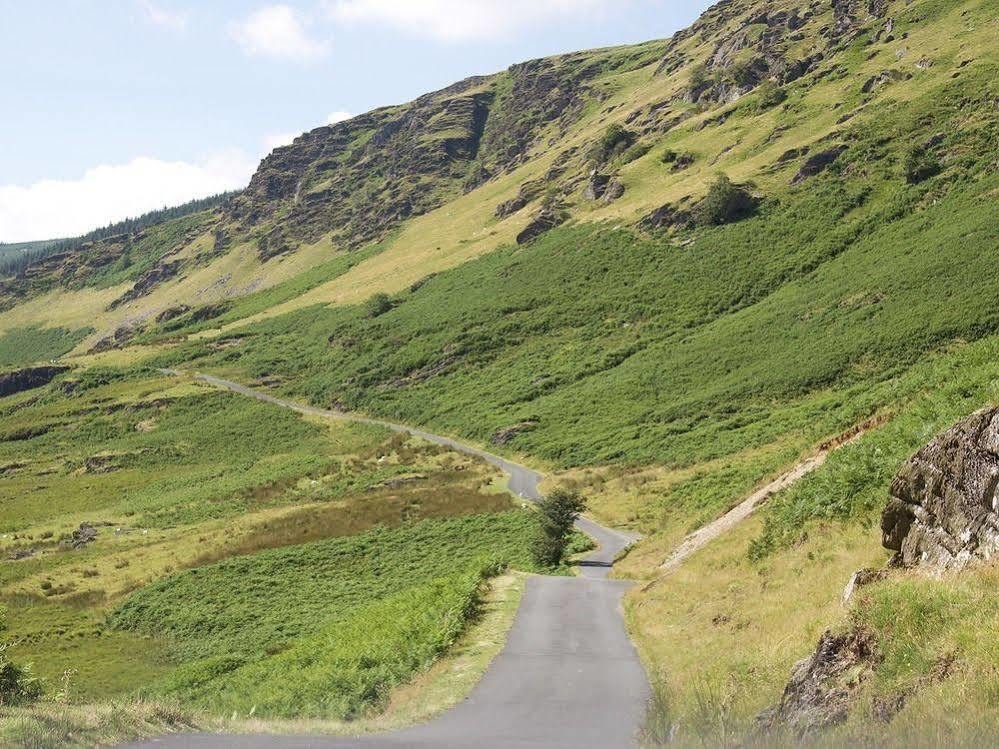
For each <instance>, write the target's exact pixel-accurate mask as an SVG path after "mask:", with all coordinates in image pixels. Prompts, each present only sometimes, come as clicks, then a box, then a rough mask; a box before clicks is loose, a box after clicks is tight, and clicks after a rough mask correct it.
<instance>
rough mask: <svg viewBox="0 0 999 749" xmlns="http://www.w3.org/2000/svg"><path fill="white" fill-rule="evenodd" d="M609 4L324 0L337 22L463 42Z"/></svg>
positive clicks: (602, 0) (593, 12)
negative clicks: (376, 26)
mask: <svg viewBox="0 0 999 749" xmlns="http://www.w3.org/2000/svg"><path fill="white" fill-rule="evenodd" d="M624 1H625V0H618V2H624ZM610 5H611V4H610V3H608V2H607V0H329V1H328V2H327V9H328V11H329V14H330V16H331V17H332V18H333V19H334V20H336V21H340V22H345V23H361V24H375V25H384V26H390V27H392V28H395V29H397V30H399V31H401V32H403V33H405V34H410V35H415V36H423V37H430V38H432V39H437V40H440V41H445V42H468V41H477V40H494V39H499V38H504V37H508V36H510V35H511V34H512V33H513V32H515V31H517V30H520V29H523V28H525V27H529V26H532V25H535V24H541V23H550V22H553V21H557V20H560V19H565V18H580V17H594V16H598V15H600V14H601V13H602V11H604V10H606V9H607V8H608V7H609V6H610Z"/></svg>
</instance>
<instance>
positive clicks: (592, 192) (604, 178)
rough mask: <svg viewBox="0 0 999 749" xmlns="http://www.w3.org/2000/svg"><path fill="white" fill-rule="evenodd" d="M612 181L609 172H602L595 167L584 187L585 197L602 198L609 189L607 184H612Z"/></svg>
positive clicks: (588, 198) (589, 198)
mask: <svg viewBox="0 0 999 749" xmlns="http://www.w3.org/2000/svg"><path fill="white" fill-rule="evenodd" d="M610 181H611V176H610V175H609V174H600V173H599V172H598V171H597V170H596V169H594V170H593V171H592V172H590V177H589V179H587V180H586V186H585V187H584V188H583V197H584V198H585V199H586V200H597V199H599V198H602V197H603V195H604V193H605V192H606V191H607V185H609V184H610Z"/></svg>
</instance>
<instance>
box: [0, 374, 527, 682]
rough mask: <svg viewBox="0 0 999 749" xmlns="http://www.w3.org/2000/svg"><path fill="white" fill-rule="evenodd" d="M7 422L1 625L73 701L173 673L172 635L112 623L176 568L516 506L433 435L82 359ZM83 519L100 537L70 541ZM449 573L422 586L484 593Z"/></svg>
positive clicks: (22, 401) (12, 405)
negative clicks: (420, 438) (318, 416)
mask: <svg viewBox="0 0 999 749" xmlns="http://www.w3.org/2000/svg"><path fill="white" fill-rule="evenodd" d="M209 415H210V417H209ZM0 430H2V434H3V440H2V441H0V470H2V471H3V473H4V481H3V482H2V487H0V503H2V506H3V508H4V513H3V517H4V525H3V528H2V534H3V535H2V536H0V545H2V550H3V552H2V553H3V554H4V556H10V557H11V558H12V559H16V561H9V562H6V563H5V564H4V565H3V569H2V573H0V602H2V605H3V607H4V612H5V616H4V619H3V620H4V627H5V629H4V631H3V635H2V636H3V639H4V640H5V641H9V642H14V643H16V644H15V646H14V647H13V648H12V649H11V656H12V657H14V658H15V659H16V660H18V661H22V662H23V661H29V662H33V663H34V664H35V669H36V672H37V673H38V674H39V675H40V676H41V677H43V679H44V680H45V682H46V685H47V690H48V692H49V694H54V693H55V692H57V691H60V690H62V689H63V687H62V685H63V681H64V680H65V682H66V684H67V685H68V686H67V689H68V690H69V692H70V693H71V694H72V697H73V699H75V700H82V699H106V698H110V697H116V696H121V695H125V694H128V693H130V692H132V691H133V690H135V689H136V688H138V687H139V686H141V685H144V684H148V683H149V682H150V681H153V680H155V679H157V678H159V677H161V676H163V675H164V674H166V673H167V672H169V671H170V670H172V669H173V668H174V666H175V665H176V663H177V655H176V651H175V650H174V649H173V645H172V644H171V642H169V641H168V640H167V639H164V638H163V637H153V638H149V637H147V636H145V635H141V634H137V633H136V632H133V631H131V630H127V629H121V628H119V629H114V628H110V627H109V626H108V625H107V621H106V617H107V614H108V613H109V612H110V611H112V610H114V609H115V608H116V607H117V606H118V605H119V604H120V603H121V602H122V601H123V600H124V599H125V598H126V597H127V596H128V595H129V594H130V593H131V592H132V591H135V590H137V589H143V588H145V587H146V586H148V585H150V584H151V583H153V582H155V581H156V580H159V579H163V578H165V577H168V576H169V575H170V574H171V573H175V572H176V571H177V570H183V569H188V568H192V567H203V566H204V565H206V564H211V563H213V562H215V561H217V560H223V559H227V558H231V557H237V558H250V557H248V556H244V555H252V554H254V553H257V552H260V551H261V550H266V549H280V548H282V547H291V548H294V546H293V545H300V544H302V543H306V542H310V541H316V540H318V539H329V538H355V537H359V538H370V537H367V536H357V534H364V533H365V532H373V530H374V529H376V528H392V527H400V526H407V525H409V524H411V523H414V522H418V521H420V520H422V519H425V518H434V517H442V516H443V517H449V516H450V517H454V516H466V515H470V514H471V515H473V516H475V515H477V514H479V513H489V512H493V513H495V512H499V511H505V510H508V509H509V508H510V507H511V500H510V499H509V496H508V495H506V494H504V493H498V492H496V491H495V490H494V488H493V486H494V484H495V482H496V477H497V474H495V473H494V472H493V471H492V470H491V469H488V470H487V469H486V468H485V467H483V466H481V465H480V464H478V463H476V462H474V461H471V460H468V459H465V458H463V457H460V456H456V455H454V454H452V453H448V452H447V451H444V450H442V449H440V448H438V447H436V446H431V445H427V444H424V443H419V442H414V441H411V440H407V439H406V438H405V437H403V436H401V435H395V434H390V433H388V432H385V431H382V430H380V429H376V428H372V427H366V426H361V425H350V424H343V423H336V422H330V421H326V420H307V419H304V418H302V417H299V416H297V415H295V414H293V413H291V412H289V411H286V410H283V409H276V408H273V407H271V406H268V405H265V404H261V403H258V402H255V401H252V400H250V399H246V398H242V397H239V396H234V395H231V394H226V393H222V392H219V391H217V390H214V389H212V388H210V387H208V386H206V385H204V384H201V383H198V382H195V381H187V380H183V379H179V380H178V379H177V378H167V377H164V376H162V375H160V374H159V373H157V372H155V371H154V370H148V369H143V368H141V367H140V368H131V369H129V368H126V369H120V368H119V369H115V368H107V367H93V368H90V369H87V370H82V371H81V370H75V371H73V372H71V373H69V374H68V375H64V376H63V377H62V378H60V379H59V380H57V381H55V382H54V383H52V384H51V385H49V386H47V387H45V388H41V389H37V390H32V391H27V392H25V393H21V394H18V395H15V396H11V397H8V398H6V399H4V404H3V410H2V414H0ZM81 523H86V524H89V526H90V527H91V528H92V529H93V530H94V531H95V532H96V535H95V537H94V538H93V540H92V541H91V542H89V543H80V544H78V547H77V548H74V547H73V542H74V540H75V539H74V536H73V534H74V532H76V533H77V535H78V536H79V533H80V532H81V530H82V527H81ZM525 538H526V537H525ZM508 540H509V539H508ZM525 543H526V541H525ZM452 561H453V560H452ZM372 564H376V560H373V561H372ZM478 569H479V568H478V567H475V565H470V566H469V567H468V568H467V569H466V568H462V573H463V574H464V575H466V576H465V577H462V578H461V579H462V580H466V579H470V578H467V575H472V574H473V573H474V572H477V570H478ZM466 573H467V574H466ZM274 580H275V581H276V584H280V575H278V576H277V577H275V578H274ZM424 582H425V583H427V585H429V584H430V582H431V579H430V578H427V579H425V580H424ZM448 584H449V585H451V586H452V587H445V588H442V589H440V590H437V589H433V588H432V587H426V586H425V587H424V589H423V598H422V599H421V600H422V601H423V602H424V604H425V606H430V605H431V604H432V599H433V596H434V595H435V594H438V593H439V594H440V600H442V601H443V600H444V599H445V596H446V595H452V596H455V595H458V592H455V591H459V592H460V591H464V592H465V593H466V594H467V595H472V593H474V592H475V591H476V590H477V588H476V587H475V586H471V583H463V584H464V587H463V588H461V587H460V586H459V583H458V582H457V581H456V580H450V581H449V583H448ZM454 586H459V588H460V590H459V588H455V587H454ZM469 591H471V592H469ZM400 592H401V591H400ZM459 630H460V627H459ZM419 663H420V665H422V664H423V663H424V662H423V661H420V662H419Z"/></svg>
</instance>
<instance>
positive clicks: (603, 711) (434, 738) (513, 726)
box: [130, 375, 649, 749]
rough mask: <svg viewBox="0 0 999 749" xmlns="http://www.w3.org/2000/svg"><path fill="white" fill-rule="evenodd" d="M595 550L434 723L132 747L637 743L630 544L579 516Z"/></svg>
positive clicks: (513, 475) (529, 605)
mask: <svg viewBox="0 0 999 749" xmlns="http://www.w3.org/2000/svg"><path fill="white" fill-rule="evenodd" d="M198 376H199V377H200V378H201V379H203V380H205V381H206V382H209V383H211V384H213V385H217V386H219V387H224V388H228V389H229V390H233V391H235V392H237V393H242V394H244V395H247V396H250V397H253V398H258V399H260V400H263V401H266V402H268V403H274V404H275V405H279V406H283V407H285V408H291V409H294V410H296V411H299V412H301V413H308V414H315V415H320V416H328V417H333V418H338V419H347V420H351V421H359V422H363V423H367V424H376V425H379V426H384V427H386V428H388V429H392V430H395V431H400V432H409V433H411V434H414V435H416V436H419V437H422V438H423V439H426V440H428V441H430V442H434V443H437V444H439V445H445V446H447V447H450V448H452V449H454V450H457V451H460V452H463V453H467V454H470V455H476V456H478V457H480V458H482V459H484V460H487V461H489V462H490V463H492V464H493V465H496V466H498V467H499V468H500V469H502V470H503V471H504V472H506V473H507V474H508V475H509V476H510V487H511V489H513V490H514V491H516V492H517V493H518V494H520V495H521V496H523V497H525V498H527V499H531V500H536V499H539V498H540V494H539V493H538V482H539V481H540V479H541V474H539V473H538V472H537V471H533V470H531V469H530V468H527V467H525V466H522V465H519V464H517V463H513V462H510V461H508V460H506V459H504V458H501V457H499V456H497V455H493V454H491V453H488V452H486V451H484V450H480V449H479V448H476V447H474V446H471V445H466V444H463V443H461V442H457V441H455V440H452V439H450V438H447V437H441V436H439V435H435V434H430V433H428V432H424V431H421V430H419V429H412V428H410V427H406V426H402V425H400V424H393V423H390V422H385V421H380V420H377V419H368V418H365V417H360V416H355V415H352V414H343V413H339V412H335V411H326V410H324V409H319V408H313V407H311V406H303V405H301V404H298V403H293V402H291V401H286V400H283V399H280V398H275V397H274V396H271V395H268V394H266V393H260V392H258V391H255V390H253V389H251V388H248V387H246V386H244V385H240V384H238V383H235V382H229V381H228V380H222V379H219V378H218V377H212V376H211V375H198ZM577 525H578V527H579V528H580V529H581V530H583V531H584V532H586V533H589V534H590V535H592V536H593V537H594V538H595V539H596V540H597V542H598V543H599V544H600V548H598V549H597V550H596V551H594V552H593V553H592V554H590V555H589V556H588V557H587V558H586V559H585V560H584V561H583V563H582V567H581V573H582V574H581V576H580V577H541V576H533V577H531V578H529V579H528V581H527V586H526V588H525V590H524V596H523V599H522V601H521V604H520V609H519V611H518V612H517V616H516V618H515V619H514V623H513V628H512V629H511V631H510V636H509V638H508V640H507V643H506V646H505V647H504V648H503V651H502V652H501V653H500V654H499V655H498V656H497V657H496V659H495V660H494V661H493V663H492V664H491V665H490V667H489V670H488V671H487V672H486V674H485V676H484V677H483V678H482V681H480V682H479V683H478V684H477V685H476V687H475V688H474V689H473V690H472V693H471V694H470V695H469V696H468V698H467V699H465V700H464V701H463V702H461V703H459V704H458V705H457V706H455V707H454V708H452V709H451V710H449V711H448V712H446V713H444V714H443V715H441V716H440V717H438V718H436V719H434V720H431V721H430V722H428V723H425V724H422V725H418V726H414V727H412V728H407V729H404V730H401V731H395V732H392V733H385V734H377V735H367V736H361V737H356V738H352V737H334V736H272V735H263V734H256V735H241V736H234V735H218V734H173V735H169V736H164V737H160V738H158V739H151V740H149V741H145V742H140V743H137V744H132V745H130V746H132V747H146V748H148V747H172V748H176V749H180V748H181V747H190V748H191V749H222V747H230V746H239V747H249V748H250V749H264V747H267V748H270V747H278V748H279V749H306V748H308V749H343V748H345V747H362V748H365V747H367V748H370V749H378V748H379V747H475V748H476V749H513V747H566V748H568V747H608V748H610V749H619V748H621V747H627V746H632V745H634V744H635V735H636V732H637V730H638V728H639V725H640V724H641V721H642V718H643V716H644V713H645V705H646V702H647V700H648V697H649V686H648V680H647V678H646V675H645V671H644V669H643V668H642V665H641V663H640V662H639V660H638V656H637V654H636V653H635V649H634V647H633V646H632V644H631V642H630V641H629V640H628V636H627V634H626V633H625V630H624V622H623V619H622V617H621V596H622V595H623V593H624V591H625V590H627V588H628V587H629V585H630V584H629V583H628V582H625V581H618V580H607V579H606V576H607V571H608V570H609V568H610V564H611V563H612V562H613V560H614V557H615V556H616V555H617V553H618V552H619V551H621V549H623V548H624V547H625V546H627V545H628V544H629V543H631V542H632V541H633V540H634V537H633V536H629V535H628V534H625V533H621V532H619V531H615V530H612V529H610V528H605V527H603V526H601V525H598V524H597V523H594V522H593V521H591V520H587V519H585V518H581V519H580V520H579V522H578V524H577Z"/></svg>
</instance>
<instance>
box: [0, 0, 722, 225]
mask: <svg viewBox="0 0 999 749" xmlns="http://www.w3.org/2000/svg"><path fill="white" fill-rule="evenodd" d="M708 5H709V2H707V0H297V1H293V0H288V1H287V2H283V3H268V2H266V1H265V2H246V1H245V0H212V1H211V2H204V0H200V1H199V0H50V2H46V3H41V2H18V1H17V0H0V71H2V73H0V76H2V77H0V81H2V85H0V113H2V114H0V242H20V241H28V240H35V239H48V238H54V237H64V236H74V235H77V234H81V233H84V232H86V231H88V230H90V229H93V228H96V227H98V226H103V225H105V224H107V223H109V222H112V221H116V220H120V219H122V218H125V217H127V216H135V215H138V214H140V213H143V212H145V211H148V210H152V209H155V208H160V207H162V206H164V205H176V204H179V203H182V202H184V201H186V200H190V199H192V198H196V197H203V196H205V195H210V194H214V193H217V192H221V191H225V190H230V189H235V188H240V187H243V186H245V185H246V183H247V182H248V180H249V178H250V176H251V175H252V173H253V171H254V169H255V168H256V166H257V164H258V163H259V161H260V159H261V158H262V157H263V156H265V155H266V154H267V153H268V152H269V151H270V150H271V149H273V148H275V147H277V146H279V145H284V144H285V143H288V142H290V141H291V139H292V138H293V137H294V136H295V135H297V134H299V133H301V132H304V131H306V130H309V129H311V128H314V127H318V126H320V125H323V124H325V123H327V122H336V121H339V120H341V119H345V118H349V117H350V116H351V115H354V114H359V113H362V112H365V111H368V110H370V109H373V108H375V107H379V106H384V105H387V104H396V103H401V102H405V101H408V100H410V99H413V98H415V97H416V96H419V95H420V94H422V93H426V92H428V91H433V90H436V89H438V88H442V87H444V86H446V85H448V84H449V83H452V82H454V81H457V80H460V79H462V78H464V77H467V76H469V75H477V74H486V73H493V72H496V71H498V70H503V69H504V68H506V67H508V66H509V65H511V64H513V63H515V62H521V61H523V60H529V59H532V58H535V57H542V56H545V55H551V54H557V53H559V52H568V51H573V50H578V49H588V48H593V47H602V46H610V45H616V44H627V43H633V42H640V41H646V40H648V39H658V38H666V37H668V36H670V35H671V34H672V33H673V32H675V31H677V30H678V29H681V28H683V27H685V26H687V25H689V24H690V23H691V22H692V21H693V20H694V19H695V18H696V17H697V16H698V15H699V14H700V13H701V12H703V10H704V9H705V8H707V6H708Z"/></svg>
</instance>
